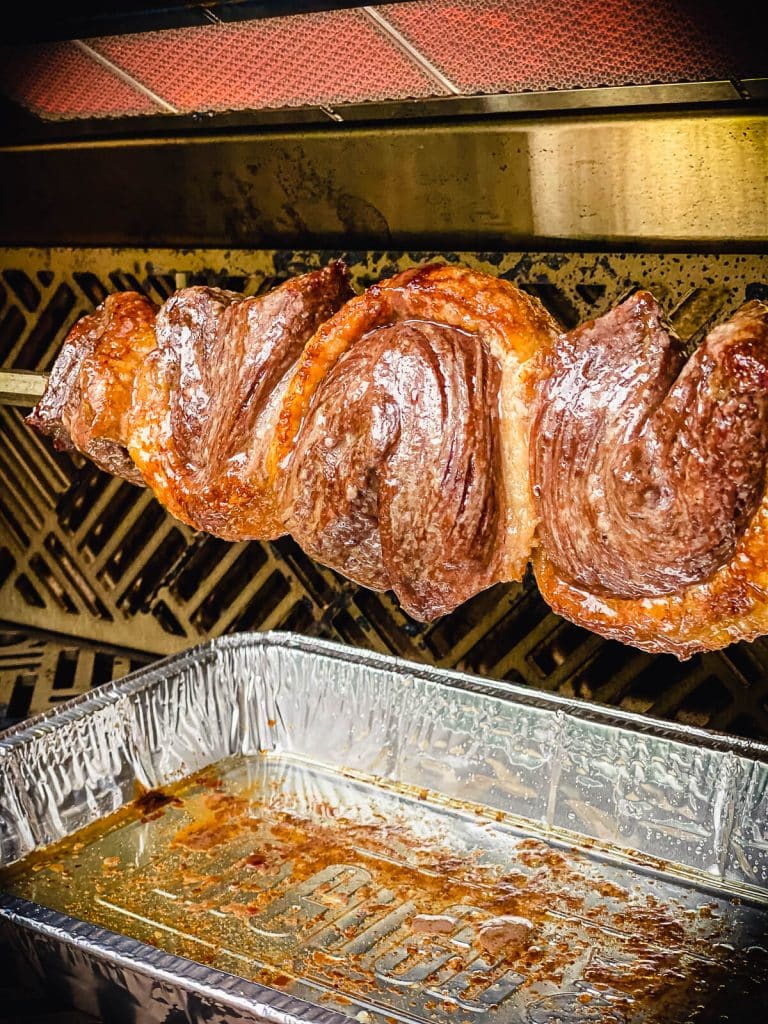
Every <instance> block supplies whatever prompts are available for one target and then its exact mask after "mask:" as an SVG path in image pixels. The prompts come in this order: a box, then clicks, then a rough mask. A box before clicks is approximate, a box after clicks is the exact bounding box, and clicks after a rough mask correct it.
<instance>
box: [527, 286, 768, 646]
mask: <svg viewBox="0 0 768 1024" xmlns="http://www.w3.org/2000/svg"><path fill="white" fill-rule="evenodd" d="M549 362H550V371H551V372H550V375H549V376H548V377H547V378H546V379H545V380H544V381H543V382H542V384H541V386H540V390H539V394H538V397H537V405H538V408H537V412H536V416H535V419H534V427H533V431H532V437H531V442H532V443H531V469H532V478H533V480H534V494H535V495H536V504H537V510H538V512H539V515H540V517H541V522H540V525H539V531H540V532H539V538H540V546H539V548H538V550H537V552H536V554H535V557H534V568H535V572H536V577H537V580H538V583H539V588H540V590H541V592H542V594H543V596H544V598H545V599H546V600H547V602H548V603H549V604H550V605H551V606H552V607H553V608H554V609H555V611H557V612H558V613H559V614H561V615H564V616H565V617H566V618H569V619H571V620H572V621H574V622H577V623H579V624H580V625H583V626H586V627H588V628H590V629H593V630H595V631H596V632H598V633H601V634H602V635H604V636H611V637H614V638H616V639H618V640H623V641H625V642H626V643H631V644H634V645H635V646H638V647H643V648H646V649H648V650H653V651H672V652H674V653H676V654H678V655H680V656H683V657H684V656H687V655H688V654H691V653H693V652H694V651H696V650H701V649H708V648H713V647H722V646H724V645H725V644H727V643H730V642H731V641H732V640H736V639H740V638H744V637H752V638H754V637H755V636H757V635H760V634H762V633H764V632H765V631H766V630H767V629H768V591H766V587H768V540H766V533H765V522H766V517H768V499H766V497H765V476H766V457H767V456H768V305H767V304H765V303H763V302H758V301H753V302H749V303H747V304H746V305H745V306H743V307H742V308H741V309H740V310H739V311H738V312H737V313H736V315H735V316H734V317H733V318H732V319H731V320H729V321H728V322H727V323H725V324H722V325H720V326H719V327H717V328H715V329H714V330H713V331H711V332H710V334H709V335H708V336H707V338H706V339H705V340H704V342H703V343H702V345H701V346H700V347H699V348H698V349H697V350H696V352H695V353H694V354H693V355H692V356H691V357H690V359H688V361H687V362H686V361H685V357H684V355H683V352H682V348H681V346H680V344H679V342H678V341H677V339H676V338H675V336H674V335H673V334H671V333H670V332H669V330H668V329H667V328H666V327H665V326H664V324H663V322H662V315H661V310H660V309H659V307H658V305H657V303H656V302H655V300H654V299H653V297H652V296H651V295H649V294H648V293H647V292H638V293H636V294H635V295H633V296H632V297H631V298H630V299H628V300H627V301H626V302H624V303H623V304H622V305H620V306H618V307H617V308H616V309H614V310H612V311H611V312H609V313H607V314H606V315H605V316H603V317H601V318H600V319H599V320H597V321H595V322H593V323H589V324H586V325H584V326H583V327H580V328H578V329H577V330H575V331H572V332H571V333H570V334H569V335H566V336H564V337H563V338H562V339H561V340H560V342H559V343H558V345H557V346H556V347H555V348H554V349H553V350H552V352H551V354H550V357H549Z"/></svg>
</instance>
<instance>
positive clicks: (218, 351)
mask: <svg viewBox="0 0 768 1024" xmlns="http://www.w3.org/2000/svg"><path fill="white" fill-rule="evenodd" d="M351 294H352V293H351V291H350V288H349V279H348V274H347V270H346V268H345V267H344V265H343V264H342V263H340V262H336V263H332V264H330V265H329V266H328V267H325V268H324V269H323V270H316V271H314V272H312V273H310V274H305V275H303V276H302V277H297V278H294V279H292V280H290V281H287V282H286V283H285V284H282V285H280V286H279V287H278V288H275V289H274V290H273V291H271V292H269V293H268V294H267V295H265V296H262V297H253V298H244V297H243V296H242V295H237V294H235V293H234V292H227V291H221V290H220V289H216V288H205V287H194V288H184V289H182V290H181V291H179V292H176V294H175V295H173V296H172V297H171V298H170V299H169V300H168V301H167V302H166V303H165V304H164V305H163V306H162V308H161V310H160V313H159V314H158V317H157V323H156V334H157V348H156V349H155V350H154V351H153V352H152V353H151V354H150V355H148V356H147V358H146V359H145V360H144V362H143V365H142V367H141V370H140V372H139V373H138V375H137V378H136V384H135V388H134V394H133V407H132V412H131V422H130V442H129V445H128V448H129V451H130V454H131V458H132V459H133V461H134V462H135V463H136V465H137V466H138V468H139V470H140V472H141V474H142V475H143V477H144V480H145V481H146V482H147V484H148V485H149V486H150V487H151V488H152V490H153V491H154V493H155V495H156V496H157V498H158V499H159V500H160V501H161V502H162V503H163V505H165V506H166V508H168V509H169V510H170V511H171V512H172V513H173V515H175V516H176V517H177V518H178V519H181V520H183V521H184V522H186V523H189V524H190V525H191V526H194V527H196V528H197V529H198V530H206V531H208V532H209V533H213V534H215V535H216V536H218V537H223V538H224V539H225V540H252V539H254V538H259V539H262V540H267V539H269V538H272V537H279V536H280V535H281V534H282V533H284V532H285V530H284V529H283V523H282V516H281V514H280V512H279V510H278V507H277V502H276V497H275V493H274V486H273V484H274V481H273V479H272V477H271V476H270V475H269V474H268V472H267V468H266V463H265V458H266V452H267V449H268V447H269V444H270V441H271V438H272V433H273V430H274V424H275V421H276V419H277V416H278V413H279V411H280V403H281V400H282V396H283V392H284V391H285V387H286V384H287V382H288V378H289V376H290V373H291V370H292V369H293V366H294V364H295V362H296V360H297V359H298V358H299V356H300V355H301V352H302V350H303V348H304V345H305V344H306V342H307V341H308V340H309V338H310V337H311V336H312V335H313V334H314V333H315V331H316V330H317V328H318V327H319V326H320V324H322V323H323V321H324V320H327V319H328V317H329V316H331V314H332V313H334V312H335V311H336V310H337V309H339V307H340V306H341V305H342V304H343V303H344V302H345V301H346V300H347V299H348V298H349V297H350V295H351Z"/></svg>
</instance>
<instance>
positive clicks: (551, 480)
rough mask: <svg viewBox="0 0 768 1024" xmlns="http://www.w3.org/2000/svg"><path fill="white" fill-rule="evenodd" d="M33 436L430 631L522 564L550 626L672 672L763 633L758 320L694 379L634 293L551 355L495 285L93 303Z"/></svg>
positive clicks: (733, 329)
mask: <svg viewBox="0 0 768 1024" xmlns="http://www.w3.org/2000/svg"><path fill="white" fill-rule="evenodd" d="M28 422H29V423H30V424H31V425H32V426H35V427H37V428H38V429H39V430H41V431H42V432H43V433H47V434H49V435H51V436H52V437H53V440H54V444H55V445H56V446H57V447H60V448H67V449H70V450H76V451H79V452H82V453H83V454H84V455H86V456H88V457H89V458H91V459H93V461H94V462H96V464H97V465H99V466H100V467H102V468H103V469H105V470H107V471H108V472H111V473H114V474H116V475H118V476H122V477H124V478H126V479H127V480H130V481H131V482H133V483H136V484H141V483H146V484H147V485H148V486H149V487H150V488H151V489H152V491H153V492H154V494H155V495H156V497H157V498H158V499H159V500H160V501H161V502H162V504H163V505H165V507H166V508H167V509H168V510H169V511H170V512H172V513H173V515H175V516H176V517H177V518H179V519H181V520H183V521H184V522H186V523H188V524H190V525H191V526H193V527H195V528H196V529H199V530H205V531H207V532H209V533H212V534H214V535H216V536H219V537H223V538H225V539H227V540H233V541H242V540H250V539H261V540H268V539H270V538H275V537H278V536H280V535H281V534H283V533H285V532H290V533H291V534H292V535H293V537H294V538H295V539H296V541H297V542H298V543H299V544H300V545H301V546H302V547H303V549H304V550H305V551H306V552H307V553H308V554H310V555H311V556H312V557H313V558H315V559H317V560H318V561H319V562H322V563H324V564H325V565H328V566H330V567H332V568H333V569H336V570H337V571H339V572H340V573H342V574H344V575H345V576H347V577H349V578H350V579H352V580H355V581H357V582H358V583H361V584H363V585H364V586H367V587H371V588H374V589H379V590H386V589H391V590H393V591H394V592H395V594H396V595H397V597H398V599H399V600H400V603H401V604H402V606H403V608H404V610H405V611H407V612H408V613H409V614H410V615H412V616H414V617H415V618H418V619H422V620H431V619H434V618H437V617H439V616H441V615H444V614H447V613H449V612H450V611H452V610H453V609H454V608H456V607H457V606H458V605H460V604H461V603H463V602H464V601H466V600H468V599H469V598H471V597H473V596H474V595H475V594H477V593H479V592H480V591H481V590H483V589H485V588H487V587H489V586H491V585H493V584H494V583H496V582H501V581H508V580H519V579H521V578H522V575H523V573H524V572H525V570H526V567H527V565H528V564H529V563H531V562H532V563H533V567H534V571H535V573H536V578H537V581H538V584H539V588H540V590H541V593H542V594H543V596H544V598H545V599H546V600H547V601H548V602H549V604H550V605H551V606H552V608H553V609H554V610H555V611H556V612H558V613H560V614H562V615H564V616H565V617H566V618H569V619H571V620H572V621H574V622H576V623H578V624H580V625H582V626H585V627H587V628H590V629H592V630H594V631H595V632H598V633H600V634H601V635H603V636H607V637H612V638H615V639H618V640H622V641H624V642H626V643H630V644H633V645H635V646H638V647H641V648H644V649H646V650H650V651H659V652H671V653H674V654H676V655H677V656H678V657H688V656H690V655H691V654H692V653H694V652H696V651H703V650H712V649H716V648H719V647H723V646H725V645H726V644H728V643H731V642H732V641H734V640H739V639H750V638H754V637H756V636H758V635H761V634H763V633H766V632H768V495H767V494H766V465H767V463H768V304H766V303H764V302H760V301H752V302H748V303H747V304H746V305H744V306H743V307H742V308H741V309H740V310H739V311H738V312H737V313H736V314H735V315H734V316H733V317H732V318H731V319H730V320H728V321H727V322H726V323H723V324H721V325H719V326H718V327H715V328H714V329H713V330H712V331H711V332H710V333H709V335H708V336H707V337H706V339H705V340H704V342H703V343H702V344H701V346H700V347H699V348H698V350H697V351H696V352H695V353H694V354H693V355H692V356H690V358H686V355H685V352H684V350H683V346H682V345H681V343H680V341H679V339H678V338H677V337H676V335H675V334H674V332H673V331H672V330H671V328H670V327H669V325H668V324H667V323H666V322H665V319H664V315H663V311H662V309H661V308H660V306H659V304H658V302H657V301H656V300H655V299H654V297H653V296H652V295H651V294H650V293H649V292H646V291H638V292H636V293H635V294H633V295H632V296H630V298H628V299H627V300H626V301H624V302H622V303H621V304H620V305H618V306H617V307H616V308H614V309H612V310H610V311H609V312H608V313H606V314H605V315H604V316H602V317H600V318H599V319H597V320H594V321H590V322H588V323H586V324H583V325H582V326H581V327H579V328H577V329H576V330H574V331H571V332H570V333H567V334H565V333H561V332H560V331H559V329H558V326H557V325H556V324H555V322H554V321H553V320H552V318H551V317H550V316H549V314H548V313H547V312H546V310H545V309H544V307H543V306H542V305H541V304H540V303H539V302H538V301H537V300H536V299H533V298H532V297H531V296H530V295H528V294H527V293H526V292H524V291H522V290H520V289H517V288H515V287H514V286H512V285H511V284H510V283H509V282H507V281H504V280H501V279H497V278H494V277H490V276H489V275H486V274H482V273H477V272H474V271H471V270H469V269H468V268H466V267H461V266H455V265H452V266H443V265H428V266H422V267H415V268H413V269H410V270H407V271H405V272H403V273H400V274H397V275H395V276H394V277H392V278H390V279H388V280H385V281H382V282H379V283H378V284H374V285H373V286H371V287H370V288H368V290H367V291H366V292H364V293H363V294H362V295H358V296H353V293H352V291H351V289H350V286H349V275H348V273H347V270H346V267H345V266H344V265H343V263H341V262H340V261H337V262H334V263H331V264H330V265H329V266H327V267H325V268H323V269H322V270H317V271H314V272H312V273H309V274H305V275H303V276H301V277H297V278H294V279H293V280H290V281H288V282H286V283H285V284H283V285H281V286H280V287H278V288H276V289H274V290H273V291H272V292H270V293H269V294H267V295H264V296H259V297H249V298H246V297H244V296H242V295H239V294H236V293H234V292H228V291H222V290H220V289H216V288H209V287H192V288H185V289H182V290H181V291H178V292H176V293H175V294H174V295H172V296H171V298H169V299H168V301H167V302H166V303H165V304H164V305H163V306H162V307H161V309H160V310H159V312H158V311H156V309H155V307H154V306H153V305H152V303H151V302H149V301H148V300H147V299H144V298H143V297H142V296H140V295H138V294H136V293H133V292H125V293H120V294H117V295H111V296H109V297H108V298H107V299H106V300H105V302H104V303H102V305H101V306H99V308H98V309H97V310H95V311H94V313H92V314H90V315H89V316H86V317H84V318H83V319H82V320H80V321H79V322H78V323H77V324H76V325H75V327H74V328H73V329H72V331H71V332H70V334H69V336H68V338H67V339H66V341H65V343H64V346H63V348H62V351H61V353H60V355H59V358H58V360H57V361H56V364H55V366H54V368H53V371H52V373H51V376H50V379H49V382H48V387H47V389H46V392H45V394H44V396H43V398H42V399H41V401H40V403H39V404H38V406H37V408H36V409H35V410H34V411H33V413H32V414H31V415H30V416H29V418H28Z"/></svg>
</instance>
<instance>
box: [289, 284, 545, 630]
mask: <svg viewBox="0 0 768 1024" xmlns="http://www.w3.org/2000/svg"><path fill="white" fill-rule="evenodd" d="M555 333H556V331H555V325H554V324H553V322H552V321H551V319H550V318H549V316H548V315H547V314H546V312H545V311H544V309H543V307H541V306H540V305H539V304H538V303H537V302H536V301H535V300H533V299H531V298H530V297H529V296H528V295H526V294H525V293H523V292H520V291H518V290H517V289H516V288H514V287H512V286H511V285H510V284H509V283H508V282H506V281H502V280H498V279H496V278H492V277H487V276H486V275H483V274H477V273H473V272H471V271H469V270H467V269H466V268H463V267H446V266H429V267H422V268H419V269H415V270H410V271H406V272H405V273H403V274H399V275H397V276H396V277H394V278H391V279H390V280H389V281H386V282H384V283H383V284H378V285H374V286H373V287H372V288H369V289H368V291H367V292H366V293H365V294H364V295H361V296H359V297H358V298H356V299H353V300H352V301H351V302H349V303H347V305H346V306H345V307H344V308H343V309H342V310H341V312H339V313H338V314H337V315H336V316H335V317H333V318H332V319H331V320H329V321H328V322H327V323H326V324H325V325H324V326H323V327H322V328H321V329H320V330H319V331H318V333H317V335H316V336H315V337H314V338H313V339H312V341H311V342H310V343H309V345H308V346H307V348H306V349H305V351H304V354H303V355H302V357H301V359H300V360H299V363H298V364H297V367H296V372H295V375H294V377H293V379H292V382H291V384H290V386H289V389H288V392H287V394H286V398H285V402H284V405H283V411H282V413H281V416H280V421H279V426H278V434H277V437H276V443H275V446H274V448H273V451H272V453H271V456H270V459H271V463H272V465H273V467H274V468H273V472H274V473H275V475H277V474H278V473H279V472H280V470H281V469H282V470H283V471H284V473H285V485H284V489H283V498H284V503H285V514H286V525H287V527H288V529H289V531H290V532H291V533H292V534H293V536H294V537H295V538H296V540H297V541H298V543H299V544H300V545H301V546H302V547H303V548H304V550H305V551H307V552H308V553H309V554H310V555H312V557H314V558H316V559H317V560H318V561H321V562H323V563H325V564H326V565H330V566H332V567H333V568H335V569H337V570H339V571H340V572H342V573H343V574H344V575H346V576H348V577H350V578H351V579H354V580H357V581H359V582H361V583H363V584H364V585H366V586H369V587H373V588H376V589H392V590H394V591H395V593H396V594H397V596H398V598H399V600H400V602H401V604H402V605H403V607H404V608H405V609H406V610H407V611H408V612H409V613H410V614H411V615H413V616H415V617H416V618H421V619H427V620H428V619H433V618H436V617H438V616H439V615H443V614H445V613H446V612H449V611H451V610H452V609H453V608H455V607H456V606H457V605H459V604H461V603H462V602H463V601H466V600H467V599H468V598H469V597H471V596H473V595H474V594H476V593H478V592H479V591H480V590H482V589H484V588H485V587H488V586H490V585H491V584H492V583H495V582H497V581H499V580H507V579H515V578H520V576H521V575H522V572H523V571H524V569H525V566H526V564H527V562H528V559H529V557H530V552H531V544H532V539H533V530H534V525H535V518H534V512H533V506H532V502H531V494H530V487H529V484H528V467H527V453H528V427H529V410H530V407H531V402H530V398H531V386H532V381H533V379H534V378H535V375H536V372H537V369H536V368H537V367H538V365H539V364H538V361H537V358H536V357H537V356H538V353H539V352H540V351H541V350H542V349H544V348H546V347H547V346H548V345H549V344H550V343H551V342H552V340H553V338H554V336H555Z"/></svg>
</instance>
